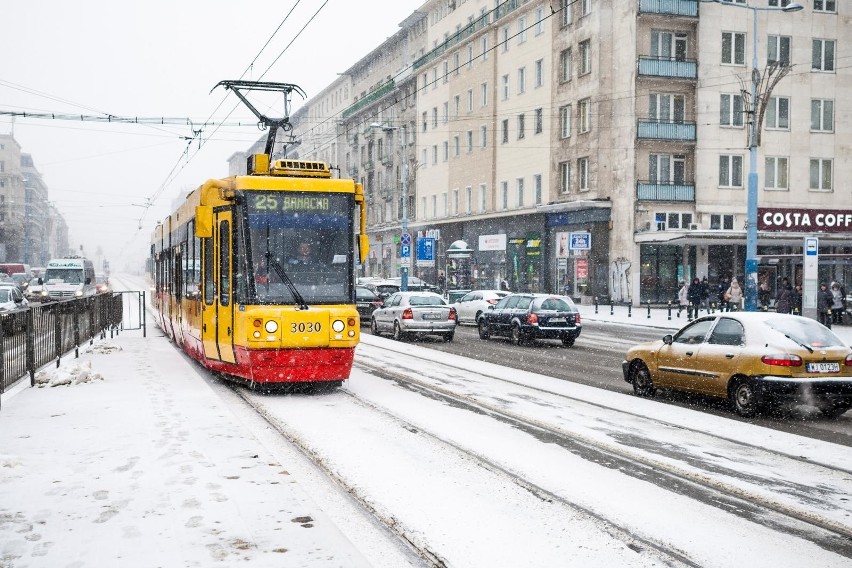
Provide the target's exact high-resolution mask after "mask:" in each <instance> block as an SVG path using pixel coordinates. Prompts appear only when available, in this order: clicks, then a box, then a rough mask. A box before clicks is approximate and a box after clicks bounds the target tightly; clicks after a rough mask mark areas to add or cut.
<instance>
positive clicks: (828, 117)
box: [811, 99, 834, 132]
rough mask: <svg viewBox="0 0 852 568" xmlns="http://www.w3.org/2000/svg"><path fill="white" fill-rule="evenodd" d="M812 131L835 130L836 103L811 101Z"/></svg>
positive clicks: (819, 100)
mask: <svg viewBox="0 0 852 568" xmlns="http://www.w3.org/2000/svg"><path fill="white" fill-rule="evenodd" d="M811 130H815V131H819V132H831V131H833V130H834V101H832V100H828V99H811Z"/></svg>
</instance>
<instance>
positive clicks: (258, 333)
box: [252, 331, 260, 339]
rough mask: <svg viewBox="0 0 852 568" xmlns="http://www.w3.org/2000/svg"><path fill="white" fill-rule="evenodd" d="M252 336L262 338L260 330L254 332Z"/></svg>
mask: <svg viewBox="0 0 852 568" xmlns="http://www.w3.org/2000/svg"><path fill="white" fill-rule="evenodd" d="M252 337H254V338H255V339H260V332H259V331H255V332H254V333H252Z"/></svg>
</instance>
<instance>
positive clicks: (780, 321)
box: [764, 316, 845, 348]
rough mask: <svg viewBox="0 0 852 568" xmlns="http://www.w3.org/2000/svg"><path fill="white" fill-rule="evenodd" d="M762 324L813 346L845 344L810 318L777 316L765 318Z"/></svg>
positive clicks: (803, 343)
mask: <svg viewBox="0 0 852 568" xmlns="http://www.w3.org/2000/svg"><path fill="white" fill-rule="evenodd" d="M764 325H766V326H768V327H769V328H771V329H774V330H775V331H777V332H778V333H781V334H782V335H786V336H787V337H789V338H790V339H792V340H793V341H795V342H796V343H800V344H802V345H808V346H809V347H813V348H820V347H843V346H844V345H845V344H844V343H843V341H841V340H840V338H839V337H837V336H836V335H834V333H832V332H831V330H829V329H828V328H827V327H825V326H824V325H822V324H821V323H818V322H816V321H814V320H812V319H810V318H805V317H800V316H779V317H775V318H770V319H767V320H766V321H765V322H764Z"/></svg>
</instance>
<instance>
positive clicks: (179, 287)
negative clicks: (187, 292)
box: [174, 250, 183, 300]
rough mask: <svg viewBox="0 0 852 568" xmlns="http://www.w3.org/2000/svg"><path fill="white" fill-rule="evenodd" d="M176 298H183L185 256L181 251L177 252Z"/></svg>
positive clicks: (175, 271) (175, 272)
mask: <svg viewBox="0 0 852 568" xmlns="http://www.w3.org/2000/svg"><path fill="white" fill-rule="evenodd" d="M174 274H175V298H176V299H178V300H180V299H181V298H182V297H183V255H182V254H181V252H180V250H178V251H176V252H175V269H174Z"/></svg>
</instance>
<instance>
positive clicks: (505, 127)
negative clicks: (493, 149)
mask: <svg viewBox="0 0 852 568" xmlns="http://www.w3.org/2000/svg"><path fill="white" fill-rule="evenodd" d="M500 126H501V130H502V135H501V141H502V142H503V144H505V143H507V142H508V141H509V119H508V118H504V119H503V120H502V121H501V122H500Z"/></svg>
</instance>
